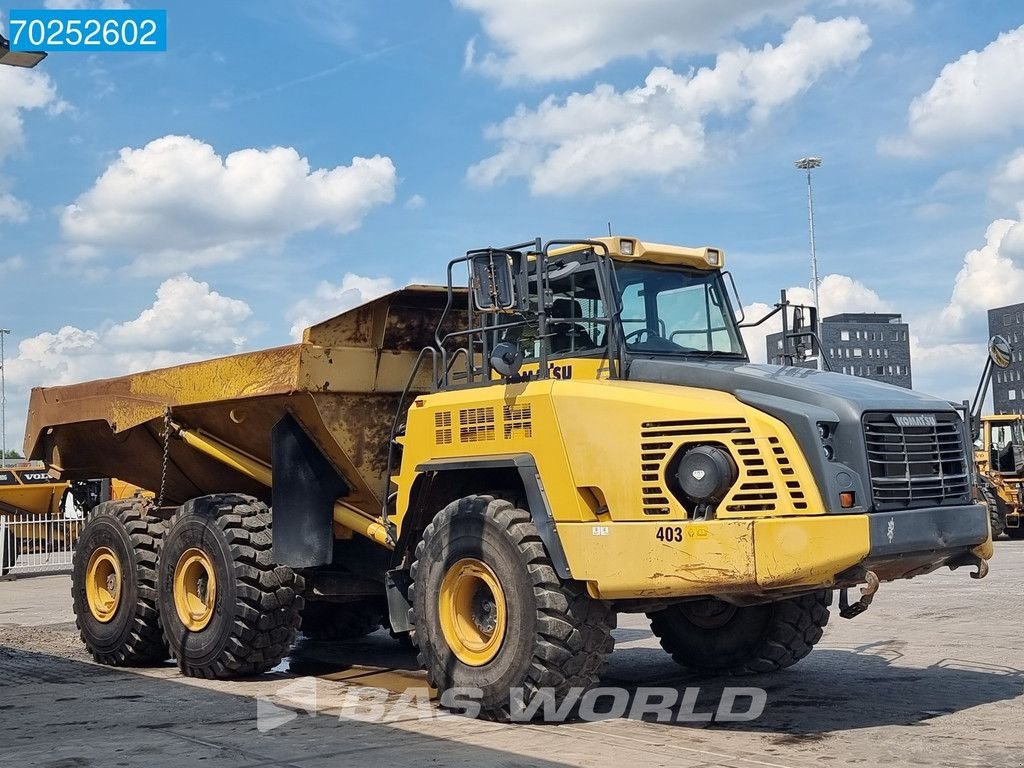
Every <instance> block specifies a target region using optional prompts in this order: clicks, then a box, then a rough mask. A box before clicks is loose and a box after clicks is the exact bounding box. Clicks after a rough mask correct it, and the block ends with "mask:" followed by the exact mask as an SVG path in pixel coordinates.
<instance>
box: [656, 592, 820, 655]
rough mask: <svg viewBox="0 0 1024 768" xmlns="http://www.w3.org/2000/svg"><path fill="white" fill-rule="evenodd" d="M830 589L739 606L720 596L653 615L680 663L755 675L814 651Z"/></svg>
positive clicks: (661, 637) (658, 633)
mask: <svg viewBox="0 0 1024 768" xmlns="http://www.w3.org/2000/svg"><path fill="white" fill-rule="evenodd" d="M831 602H832V593H831V592H830V591H827V590H826V591H821V592H815V593H812V594H808V595H801V596H800V597H793V598H790V599H788V600H780V601H778V602H774V603H766V604H763V605H751V606H745V607H738V606H734V605H731V604H729V603H726V602H724V601H722V600H717V599H715V598H706V599H703V600H694V601H690V602H685V603H676V604H675V605H672V606H669V607H668V608H666V609H664V610H661V611H658V612H656V613H650V614H648V617H649V618H650V619H651V630H652V631H653V632H654V634H655V635H656V636H657V637H658V639H659V640H660V641H661V647H662V648H664V649H665V650H666V651H668V652H669V653H670V654H671V655H672V658H673V659H674V660H675V662H676V663H677V664H679V665H681V666H683V667H688V668H691V669H695V670H699V671H702V672H708V673H712V674H730V675H754V674H761V673H764V672H775V671H777V670H780V669H785V668H786V667H791V666H792V665H794V664H796V663H797V662H798V661H800V659H802V658H804V657H805V656H806V655H807V654H809V653H810V652H811V649H812V648H813V647H814V645H815V644H816V643H817V642H818V641H819V640H820V639H821V636H822V633H823V629H824V627H825V625H826V624H828V618H829V610H828V607H829V604H830V603H831Z"/></svg>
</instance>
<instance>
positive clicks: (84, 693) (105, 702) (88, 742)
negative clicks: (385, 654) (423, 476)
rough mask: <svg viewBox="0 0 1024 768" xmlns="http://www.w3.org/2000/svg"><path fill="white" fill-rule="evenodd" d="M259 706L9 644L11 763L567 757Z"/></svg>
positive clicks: (2, 742) (1, 678)
mask: <svg viewBox="0 0 1024 768" xmlns="http://www.w3.org/2000/svg"><path fill="white" fill-rule="evenodd" d="M161 675H162V673H161ZM268 679H269V680H271V681H272V680H273V678H267V677H263V678H262V680H263V681H264V682H266V681H268ZM259 706H260V701H259V700H258V699H257V698H256V697H253V696H238V695H233V694H229V693H224V692H222V691H216V690H211V689H210V688H206V687H204V688H200V687H197V686H196V685H194V684H188V683H187V682H185V681H184V680H180V679H176V678H173V677H172V678H170V679H167V678H166V677H165V676H161V677H147V676H143V675H139V674H133V673H131V672H127V671H124V670H120V669H114V668H111V667H100V666H96V665H93V664H88V663H85V662H81V661H74V660H69V659H66V658H59V657H56V656H50V655H47V654H41V653H35V652H31V651H24V650H20V649H15V648H10V647H7V646H0V765H31V766H38V767H39V768H71V766H111V765H146V766H149V768H163V767H164V766H181V765H204V766H212V767H219V766H225V767H226V766H241V765H245V766H294V767H295V768H298V766H300V765H301V766H315V765H324V766H327V765H331V766H339V765H364V764H367V763H370V762H372V763H373V764H374V765H377V766H385V765H396V764H397V765H414V764H415V765H465V766H510V765H537V766H542V768H548V767H550V768H556V767H557V766H562V765H565V764H564V763H557V762H552V761H548V760H538V759H537V758H532V757H530V758H525V757H523V756H520V755H516V754H515V753H512V752H506V751H503V750H500V749H493V748H488V747H483V746H477V745H474V744H470V743H465V742H462V741H454V740H452V739H447V738H441V737H438V736H436V735H425V734H423V733H419V732H413V731H409V730H400V729H397V728H395V727H392V726H388V725H386V724H378V723H366V722H353V721H339V719H338V718H337V717H331V716H330V715H327V714H324V715H320V716H317V717H312V716H310V715H309V714H308V713H305V712H299V713H290V712H287V711H284V718H283V722H282V724H281V726H280V727H276V728H274V729H273V730H269V731H268V732H265V733H261V732H260V731H259V729H258V728H257V713H258V708H259ZM264 706H266V705H264ZM281 712H282V710H277V714H278V715H280V713H281ZM261 716H262V715H261ZM263 722H265V721H263ZM471 725H472V724H471V723H469V722H468V721H464V720H463V721H461V722H459V723H457V727H458V730H462V731H465V730H466V728H467V727H470V726H471ZM442 730H443V728H437V729H433V732H434V733H439V732H441V731H442ZM449 730H451V727H449ZM200 761H201V762H200Z"/></svg>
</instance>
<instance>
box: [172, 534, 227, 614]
mask: <svg viewBox="0 0 1024 768" xmlns="http://www.w3.org/2000/svg"><path fill="white" fill-rule="evenodd" d="M216 602H217V576H216V575H215V573H214V570H213V561H212V560H210V557H209V555H207V554H206V553H205V552H203V550H201V549H196V548H192V549H186V550H185V551H184V552H182V553H181V557H179V558H178V564H177V565H176V566H174V608H175V610H176V611H177V612H178V618H179V619H180V620H181V623H182V624H184V625H185V629H187V630H189V631H190V632H200V631H201V630H203V629H206V625H207V624H209V623H210V619H211V618H213V608H214V606H215V605H216Z"/></svg>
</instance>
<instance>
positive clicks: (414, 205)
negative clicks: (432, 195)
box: [405, 195, 427, 211]
mask: <svg viewBox="0 0 1024 768" xmlns="http://www.w3.org/2000/svg"><path fill="white" fill-rule="evenodd" d="M426 204H427V199H426V198H425V197H423V195H413V196H412V197H410V198H409V199H408V200H406V201H405V207H406V208H408V209H409V210H410V211H418V210H419V209H420V208H423V207H424V206H425V205H426Z"/></svg>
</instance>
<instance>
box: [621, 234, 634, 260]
mask: <svg viewBox="0 0 1024 768" xmlns="http://www.w3.org/2000/svg"><path fill="white" fill-rule="evenodd" d="M633 246H634V242H633V241H632V240H627V239H625V238H622V239H621V240H619V253H621V254H622V255H623V256H632V255H633Z"/></svg>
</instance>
